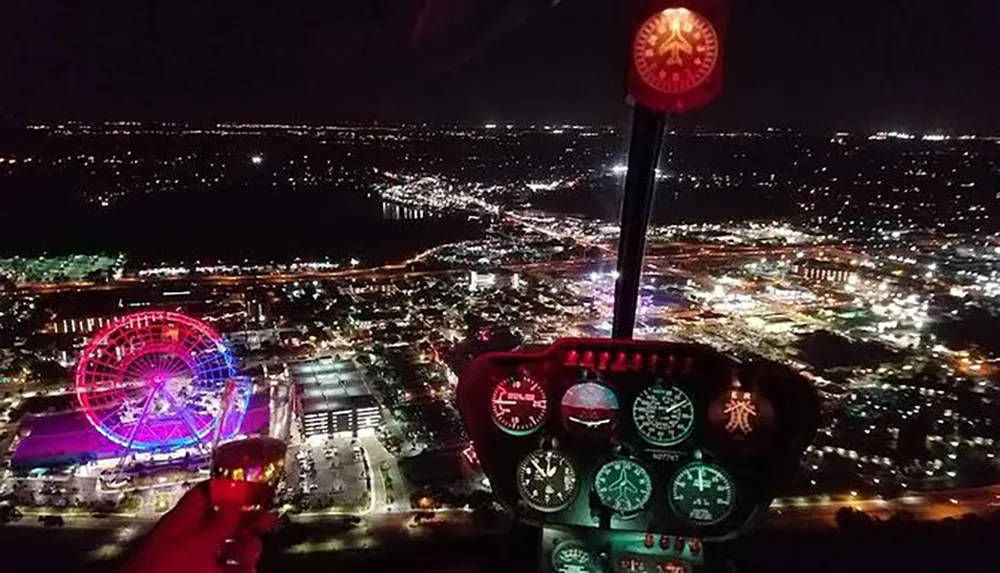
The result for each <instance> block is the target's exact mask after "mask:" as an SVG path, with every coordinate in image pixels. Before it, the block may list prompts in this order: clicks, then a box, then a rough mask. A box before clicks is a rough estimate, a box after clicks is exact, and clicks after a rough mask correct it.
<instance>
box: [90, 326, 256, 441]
mask: <svg viewBox="0 0 1000 573" xmlns="http://www.w3.org/2000/svg"><path fill="white" fill-rule="evenodd" d="M76 396H77V399H78V400H79V402H80V406H81V407H82V408H83V411H84V413H85V415H86V416H87V419H88V420H89V421H90V423H91V424H92V425H93V426H94V428H96V429H97V431H98V432H100V433H101V434H103V435H104V436H105V437H107V438H108V439H109V440H111V441H112V442H114V443H116V444H118V445H120V446H123V447H124V448H125V449H126V451H128V450H137V451H149V450H158V451H163V450H170V449H176V448H182V447H186V446H192V445H199V446H200V445H201V444H203V443H204V442H207V441H210V440H212V439H213V437H215V432H218V433H219V434H220V435H221V437H222V438H226V437H230V436H232V435H234V434H236V433H238V432H239V429H240V424H241V423H242V419H243V415H244V414H245V413H246V410H247V404H248V402H249V397H250V396H249V391H248V389H247V388H246V387H245V385H244V384H240V383H238V381H237V368H236V360H235V358H234V357H233V354H232V352H231V351H230V349H229V347H228V346H227V345H226V343H225V342H224V341H223V340H222V337H221V336H219V334H218V333H217V332H216V331H215V330H214V329H213V328H212V327H210V326H209V325H207V324H205V323H204V322H201V321H199V320H196V319H194V318H191V317H189V316H185V315H183V314H179V313H175V312H139V313H136V314H131V315H128V316H124V317H121V318H119V319H117V320H115V321H114V322H112V323H111V324H110V325H109V326H108V327H106V328H104V329H103V330H101V331H100V332H98V333H97V334H96V335H94V337H93V338H92V339H91V341H90V343H89V344H88V345H87V347H86V348H85V349H84V350H83V354H82V355H81V357H80V362H79V364H77V367H76ZM227 403H228V406H227V405H226V404H227Z"/></svg>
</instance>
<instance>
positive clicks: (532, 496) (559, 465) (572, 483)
mask: <svg viewBox="0 0 1000 573" xmlns="http://www.w3.org/2000/svg"><path fill="white" fill-rule="evenodd" d="M576 481H577V479H576V468H574V467H573V464H572V462H570V461H569V458H567V457H566V456H565V454H562V453H560V452H557V451H554V450H535V451H534V452H531V453H530V454H528V455H527V457H525V458H524V459H523V460H521V463H519V464H518V465H517V491H518V493H519V494H521V499H523V500H524V502H525V503H526V504H528V506H529V507H531V508H533V509H536V510H538V511H541V512H544V513H553V512H556V511H559V510H560V509H563V508H564V507H566V506H567V505H569V504H570V502H572V501H573V498H574V497H575V496H576Z"/></svg>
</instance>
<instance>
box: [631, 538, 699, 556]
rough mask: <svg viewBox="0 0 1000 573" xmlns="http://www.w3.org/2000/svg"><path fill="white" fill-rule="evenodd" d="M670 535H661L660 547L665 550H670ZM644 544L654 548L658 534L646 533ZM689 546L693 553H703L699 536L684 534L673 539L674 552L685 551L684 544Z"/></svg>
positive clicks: (648, 547)
mask: <svg viewBox="0 0 1000 573" xmlns="http://www.w3.org/2000/svg"><path fill="white" fill-rule="evenodd" d="M670 541H671V540H670V536H669V535H660V543H659V545H660V549H662V550H663V551H669V550H670V545H671V543H670ZM643 545H645V546H646V548H647V549H652V548H653V546H654V545H656V534H655V533H646V538H645V539H644V540H643ZM685 545H686V546H687V547H688V548H689V549H690V550H691V555H695V556H696V555H699V554H700V553H701V539H699V538H697V537H684V536H683V535H677V536H675V537H674V539H673V549H674V553H681V552H683V551H684V546H685Z"/></svg>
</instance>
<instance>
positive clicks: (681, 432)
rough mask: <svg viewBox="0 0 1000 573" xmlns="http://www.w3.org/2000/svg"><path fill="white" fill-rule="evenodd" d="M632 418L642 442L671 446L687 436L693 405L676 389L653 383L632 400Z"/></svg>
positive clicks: (692, 426)
mask: <svg viewBox="0 0 1000 573" xmlns="http://www.w3.org/2000/svg"><path fill="white" fill-rule="evenodd" d="M632 418H633V419H634V420H635V427H636V429H637V430H638V431H639V435H640V436H642V438H643V439H644V440H646V441H647V442H649V443H650V444H652V445H654V446H662V447H665V446H673V445H676V444H679V443H681V442H683V441H684V440H685V439H686V438H687V437H688V436H689V435H691V430H692V429H694V404H693V403H692V402H691V398H689V397H688V395H687V393H686V392H684V390H681V389H680V388H678V387H677V386H663V385H661V384H656V385H654V386H650V387H649V388H646V389H645V390H643V391H642V392H640V393H639V396H638V397H636V399H635V402H634V403H633V404H632Z"/></svg>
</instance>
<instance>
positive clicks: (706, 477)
mask: <svg viewBox="0 0 1000 573" xmlns="http://www.w3.org/2000/svg"><path fill="white" fill-rule="evenodd" d="M735 505H736V486H735V485H734V484H733V480H732V478H730V477H729V475H728V474H726V472H725V471H723V470H722V468H720V467H718V466H714V465H712V464H708V463H704V462H694V463H691V464H688V465H686V466H684V467H683V468H681V470H680V471H679V472H677V474H676V475H675V476H674V478H673V479H672V480H670V507H671V509H673V510H674V513H676V514H677V515H678V516H679V517H681V518H683V519H685V520H687V521H688V522H690V523H691V524H693V525H712V524H715V523H718V522H720V521H722V520H723V519H725V518H726V517H728V516H729V513H730V512H731V511H732V510H733V507H734V506H735Z"/></svg>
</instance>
